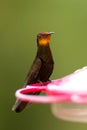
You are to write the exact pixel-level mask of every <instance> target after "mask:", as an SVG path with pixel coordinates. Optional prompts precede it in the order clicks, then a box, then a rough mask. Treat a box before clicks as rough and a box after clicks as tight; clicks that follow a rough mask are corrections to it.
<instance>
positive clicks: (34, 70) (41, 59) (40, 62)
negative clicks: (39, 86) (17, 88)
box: [12, 32, 54, 113]
mask: <svg viewBox="0 0 87 130" xmlns="http://www.w3.org/2000/svg"><path fill="white" fill-rule="evenodd" d="M53 33H54V32H42V33H39V34H38V35H37V53H36V57H35V59H34V61H33V64H32V65H31V68H30V70H29V72H28V74H27V76H26V80H25V84H24V87H26V86H27V85H31V84H35V83H39V82H41V83H44V82H47V81H49V80H50V79H49V78H50V76H51V74H52V72H53V68H54V60H53V56H52V53H51V49H50V38H51V35H52V34H53ZM39 93H40V92H34V93H28V94H30V95H31V94H32V95H38V94H39ZM27 104H31V102H24V101H21V100H19V99H17V100H16V102H15V104H14V105H13V108H12V110H13V111H15V112H17V113H18V112H21V111H22V110H23V109H24V108H25V107H26V106H27Z"/></svg>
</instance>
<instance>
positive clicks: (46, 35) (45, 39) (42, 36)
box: [37, 32, 54, 46]
mask: <svg viewBox="0 0 87 130" xmlns="http://www.w3.org/2000/svg"><path fill="white" fill-rule="evenodd" d="M53 33H54V32H43V33H39V34H38V35H37V44H38V45H40V46H46V45H48V44H49V43H50V37H51V34H53Z"/></svg>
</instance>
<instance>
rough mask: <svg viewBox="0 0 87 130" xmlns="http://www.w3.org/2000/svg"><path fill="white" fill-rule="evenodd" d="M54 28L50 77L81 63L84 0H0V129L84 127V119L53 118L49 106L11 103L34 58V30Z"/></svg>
mask: <svg viewBox="0 0 87 130" xmlns="http://www.w3.org/2000/svg"><path fill="white" fill-rule="evenodd" d="M44 31H54V32H55V34H54V35H53V36H52V38H51V49H52V53H53V57H54V61H55V68H54V73H53V74H52V76H51V79H56V78H59V77H62V76H64V75H67V74H69V73H72V72H73V71H74V70H76V69H78V68H80V67H83V66H86V65H87V60H86V56H87V0H36V1H35V0H25V1H23V0H21V1H20V0H13V1H11V0H1V1H0V95H1V96H0V97H1V98H0V130H6V129H8V130H28V129H29V130H35V129H36V130H58V129H61V130H67V129H68V130H73V129H74V130H77V129H79V130H86V129H87V124H82V123H72V122H67V121H62V120H60V119H56V118H55V117H54V116H53V115H52V114H51V109H50V105H42V104H33V105H31V106H30V108H29V107H28V108H26V109H25V110H24V111H23V112H22V113H20V114H16V113H15V112H12V110H11V108H12V105H13V104H14V102H15V96H14V93H15V91H16V90H17V89H18V88H21V87H22V86H23V84H24V79H25V76H26V74H27V72H28V70H29V67H30V65H31V63H32V61H33V59H34V57H35V53H36V49H37V47H36V35H37V33H38V32H44Z"/></svg>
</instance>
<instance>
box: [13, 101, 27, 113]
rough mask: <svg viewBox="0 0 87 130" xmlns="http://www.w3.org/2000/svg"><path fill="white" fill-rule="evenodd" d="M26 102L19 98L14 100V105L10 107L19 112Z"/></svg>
mask: <svg viewBox="0 0 87 130" xmlns="http://www.w3.org/2000/svg"><path fill="white" fill-rule="evenodd" d="M27 104H28V103H27V102H23V101H21V100H18V99H17V100H16V102H15V104H14V106H13V107H12V110H13V111H15V112H17V113H18V112H21V111H22V110H23V109H24V108H25V107H26V106H27Z"/></svg>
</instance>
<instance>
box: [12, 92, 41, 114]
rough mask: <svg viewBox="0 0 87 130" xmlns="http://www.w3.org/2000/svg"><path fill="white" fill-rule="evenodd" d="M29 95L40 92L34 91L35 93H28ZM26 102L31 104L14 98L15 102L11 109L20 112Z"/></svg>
mask: <svg viewBox="0 0 87 130" xmlns="http://www.w3.org/2000/svg"><path fill="white" fill-rule="evenodd" d="M28 94H30V95H39V94H40V92H35V93H28ZM28 104H32V103H31V102H24V101H21V100H19V99H17V100H16V102H15V104H14V105H13V107H12V110H13V111H15V112H17V113H19V112H21V111H22V110H23V109H24V108H25V107H26V106H27V105H28Z"/></svg>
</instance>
